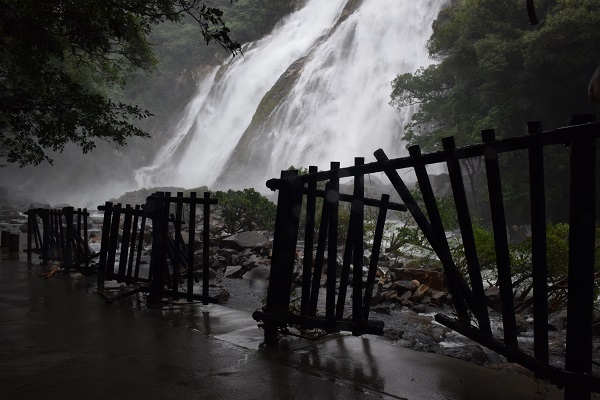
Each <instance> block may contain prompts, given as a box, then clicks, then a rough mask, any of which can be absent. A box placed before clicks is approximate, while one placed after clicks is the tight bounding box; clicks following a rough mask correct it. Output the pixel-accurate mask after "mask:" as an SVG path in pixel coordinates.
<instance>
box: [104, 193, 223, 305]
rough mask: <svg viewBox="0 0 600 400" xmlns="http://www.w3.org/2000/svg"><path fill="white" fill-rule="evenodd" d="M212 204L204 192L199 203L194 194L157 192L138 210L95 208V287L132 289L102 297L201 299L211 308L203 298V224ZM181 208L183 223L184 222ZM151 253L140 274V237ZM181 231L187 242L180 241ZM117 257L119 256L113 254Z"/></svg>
mask: <svg viewBox="0 0 600 400" xmlns="http://www.w3.org/2000/svg"><path fill="white" fill-rule="evenodd" d="M216 203H217V200H216V199H213V198H211V197H210V193H209V192H205V193H204V197H202V198H199V197H197V194H196V193H195V192H192V193H190V196H189V197H184V196H183V193H181V192H180V193H177V196H176V197H172V196H171V194H170V193H169V192H166V193H165V192H157V193H155V194H153V195H151V196H149V197H148V198H147V200H146V204H145V205H144V206H139V205H136V206H135V207H132V206H130V205H126V206H125V207H123V206H122V205H121V204H116V205H113V204H112V203H111V202H106V203H105V205H104V206H100V207H99V209H100V210H101V211H104V222H103V225H102V242H101V250H100V261H99V267H98V287H99V290H100V291H102V290H103V288H104V283H105V281H111V280H115V281H116V282H123V283H125V284H128V285H136V287H135V288H134V289H132V290H130V291H128V292H127V293H125V294H121V295H119V296H116V297H108V296H107V301H109V302H110V301H114V300H117V299H119V298H123V297H125V296H128V295H131V294H134V293H138V292H146V293H149V294H150V295H151V297H152V298H154V299H157V300H160V299H161V298H162V297H164V296H166V297H171V298H173V299H178V298H180V297H183V298H186V299H187V300H188V301H190V302H191V301H193V300H201V301H202V302H203V303H204V304H208V303H209V302H212V303H216V302H218V300H217V299H215V298H213V297H210V296H209V269H210V259H209V226H208V224H209V221H210V215H211V212H210V206H211V205H212V204H216ZM184 205H185V206H186V207H185V208H186V211H187V219H185V218H184ZM197 217H201V218H202V221H203V229H202V260H201V263H200V265H201V266H202V270H201V276H202V294H196V293H194V282H195V281H196V279H198V278H197V277H196V275H195V273H196V272H197V271H195V270H194V268H195V266H196V259H195V258H196V257H195V250H196V244H197V240H196V233H197V229H196V219H197ZM148 222H151V226H152V230H151V238H152V240H151V250H150V263H149V268H147V269H145V271H143V272H141V268H140V266H141V263H142V253H143V251H144V235H145V234H150V230H149V229H148V228H149V227H148ZM184 229H187V232H185V233H186V235H187V242H186V240H185V239H184ZM117 253H119V254H117ZM182 280H183V281H186V288H185V289H183V290H181V289H180V287H179V286H180V282H181V281H182Z"/></svg>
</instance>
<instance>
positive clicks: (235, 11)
mask: <svg viewBox="0 0 600 400" xmlns="http://www.w3.org/2000/svg"><path fill="white" fill-rule="evenodd" d="M293 6H294V1H291V0H236V2H235V3H233V4H232V5H231V6H230V7H227V6H223V7H222V8H223V11H224V17H223V18H224V19H225V21H226V22H227V26H229V27H230V28H231V30H232V31H233V32H235V35H236V38H237V39H238V40H239V41H240V42H241V43H246V42H251V41H255V40H258V39H260V38H261V37H262V36H263V35H264V34H266V33H269V32H270V31H271V30H272V29H273V27H274V26H275V24H276V23H277V22H278V21H279V20H280V19H281V17H282V16H284V15H286V14H288V13H290V12H291V11H292V10H293Z"/></svg>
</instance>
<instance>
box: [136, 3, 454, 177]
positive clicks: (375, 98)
mask: <svg viewBox="0 0 600 400" xmlns="http://www.w3.org/2000/svg"><path fill="white" fill-rule="evenodd" d="M445 2H446V0H428V1H417V2H415V1H410V0H363V1H362V2H359V3H360V5H359V6H358V7H356V9H352V11H353V12H352V13H351V15H344V13H342V10H344V6H345V5H346V1H343V0H327V1H323V0H310V1H308V2H307V4H306V6H305V7H304V8H302V9H301V10H299V11H297V12H296V13H294V14H292V15H290V16H289V17H287V18H286V19H285V20H284V21H282V22H281V23H280V24H279V25H278V27H276V29H275V30H274V31H273V33H272V34H271V35H269V36H268V37H266V38H264V39H262V40H260V41H259V42H256V43H254V44H252V45H251V46H249V48H248V49H247V50H246V52H245V56H244V57H243V58H242V57H240V58H236V59H234V60H233V61H231V62H229V63H228V64H227V65H224V66H223V67H221V68H222V71H219V72H218V73H216V74H215V75H214V77H209V78H207V81H205V82H204V83H203V85H204V86H203V88H204V89H203V88H202V87H201V89H200V91H199V94H198V96H197V97H196V99H194V101H193V102H192V103H191V104H190V105H189V106H188V109H187V112H186V115H185V116H184V118H183V119H182V121H181V122H180V124H179V128H178V130H177V132H176V134H175V135H174V137H173V139H172V140H171V142H170V143H169V144H168V145H167V146H166V147H165V149H163V151H161V152H160V153H159V155H158V156H157V159H156V161H155V162H154V164H153V165H152V166H150V167H147V168H144V169H142V170H140V171H138V173H137V176H138V178H137V179H138V182H139V183H140V184H141V185H143V186H152V185H176V186H183V187H197V186H200V185H209V186H211V185H213V184H214V183H215V180H216V179H217V178H218V179H219V182H220V183H221V184H222V185H225V184H226V185H228V186H238V187H250V186H254V187H258V188H263V187H264V181H265V180H266V179H268V178H270V177H275V176H277V175H278V174H279V170H281V169H286V168H287V167H289V166H290V165H295V166H308V165H318V166H320V167H327V166H328V164H329V162H330V161H340V162H342V165H349V164H350V163H351V162H352V160H353V158H354V157H355V156H363V157H366V158H367V159H369V158H370V156H371V155H372V153H373V151H375V150H376V149H377V148H380V147H381V148H384V149H385V150H386V152H387V153H388V155H390V156H399V155H401V152H402V146H401V142H400V137H401V132H402V127H403V125H404V124H405V123H406V121H407V118H408V116H409V115H408V114H407V113H405V114H404V115H402V114H401V113H399V112H398V111H397V110H395V109H394V108H393V107H391V106H390V105H389V104H388V102H389V95H390V92H391V86H390V82H391V81H392V80H393V78H394V77H395V76H396V75H397V74H398V73H402V72H412V71H414V70H415V69H417V68H418V67H419V66H423V65H427V64H429V63H430V62H431V61H429V60H428V57H427V51H426V50H425V43H426V41H427V39H428V38H429V36H430V35H431V23H432V21H433V20H434V18H435V17H436V16H437V13H438V12H439V10H440V8H441V7H442V5H443V4H444V3H445ZM348 10H350V9H347V10H344V11H348ZM302 57H305V59H304V60H303V62H302V63H301V66H300V67H299V72H298V77H297V78H296V79H295V80H293V82H292V84H293V87H291V88H288V89H287V91H286V94H285V96H282V97H281V98H273V95H272V94H267V92H268V91H269V90H270V89H272V88H273V85H274V84H275V82H276V81H277V80H278V78H280V76H282V74H284V73H285V74H288V75H291V72H290V71H291V70H288V71H286V70H287V69H288V67H289V66H290V65H292V63H294V62H295V61H297V60H299V59H301V58H302ZM297 69H298V67H297ZM284 76H285V75H284ZM208 87H210V90H206V88H208ZM265 95H267V96H265ZM268 96H271V97H268ZM265 98H267V99H268V100H269V101H270V102H273V101H274V100H276V101H277V104H276V105H275V106H274V107H273V109H272V111H271V112H269V113H268V115H266V116H265V115H258V114H255V112H256V109H257V107H258V105H259V103H260V102H261V99H265ZM253 117H254V118H255V119H259V118H260V119H262V120H260V121H256V120H255V121H253V123H252V124H251V121H252V119H253ZM249 126H250V127H251V129H248V127H249ZM240 139H243V140H242V141H240ZM232 165H236V168H231V166H232Z"/></svg>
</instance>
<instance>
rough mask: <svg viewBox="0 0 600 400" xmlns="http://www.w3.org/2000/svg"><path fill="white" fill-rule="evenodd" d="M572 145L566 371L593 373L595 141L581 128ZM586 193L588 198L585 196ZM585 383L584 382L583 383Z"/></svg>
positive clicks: (570, 397) (586, 393) (579, 119)
mask: <svg viewBox="0 0 600 400" xmlns="http://www.w3.org/2000/svg"><path fill="white" fill-rule="evenodd" d="M593 120H595V117H594V116H593V115H591V116H590V115H588V116H574V117H571V124H572V125H577V124H581V123H586V122H592V121H593ZM580 129H581V131H580V132H578V134H577V135H576V136H574V138H573V141H572V143H571V183H570V198H569V272H568V279H569V283H568V300H567V340H566V342H567V350H566V356H565V369H566V370H567V371H569V372H572V373H575V374H591V372H592V348H593V347H592V318H593V311H594V309H593V305H594V259H595V229H596V190H595V183H596V138H595V137H594V136H593V135H589V133H591V129H598V127H597V126H591V125H588V126H582V127H581V128H580ZM583 193H585V195H582V194H583ZM582 381H583V380H582ZM590 398H591V391H590V388H589V385H587V384H585V383H584V382H575V383H573V384H568V385H567V386H566V388H565V399H566V400H574V399H590Z"/></svg>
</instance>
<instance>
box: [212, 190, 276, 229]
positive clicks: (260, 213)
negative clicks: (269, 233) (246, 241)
mask: <svg viewBox="0 0 600 400" xmlns="http://www.w3.org/2000/svg"><path fill="white" fill-rule="evenodd" d="M214 195H215V197H216V198H217V199H218V201H219V203H218V204H217V207H216V210H217V211H216V212H217V213H218V214H220V215H221V218H222V219H223V231H224V232H226V233H229V234H234V233H236V232H241V231H253V230H257V229H259V230H272V229H273V228H274V226H273V224H274V221H275V214H276V211H277V207H276V205H275V204H273V203H272V202H271V201H269V199H267V198H266V197H264V196H263V195H261V194H260V193H258V192H257V191H255V190H254V189H252V188H250V189H244V190H231V189H230V190H228V191H227V192H215V193H214Z"/></svg>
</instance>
